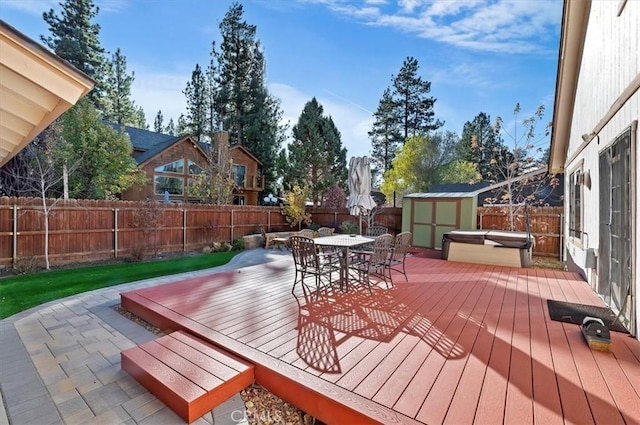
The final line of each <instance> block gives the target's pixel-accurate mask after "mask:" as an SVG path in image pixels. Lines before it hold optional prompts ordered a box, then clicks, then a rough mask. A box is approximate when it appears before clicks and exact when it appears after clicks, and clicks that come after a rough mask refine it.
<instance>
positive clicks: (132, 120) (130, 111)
mask: <svg viewBox="0 0 640 425" xmlns="http://www.w3.org/2000/svg"><path fill="white" fill-rule="evenodd" d="M105 70H106V73H105V74H106V78H105V80H104V82H105V84H104V87H105V90H104V97H103V99H102V105H103V117H104V118H105V119H106V120H107V121H111V122H115V123H118V124H121V125H130V126H134V127H138V126H139V121H140V120H139V116H137V115H136V113H137V110H138V109H139V108H137V107H136V105H135V103H134V102H133V100H131V84H132V83H133V81H134V78H135V75H134V73H133V72H132V73H131V74H130V75H129V74H127V58H126V56H124V55H123V54H122V52H121V51H120V49H117V50H116V52H115V53H114V54H113V55H112V56H111V60H109V61H108V62H107V63H106V66H105ZM141 128H142V127H141Z"/></svg>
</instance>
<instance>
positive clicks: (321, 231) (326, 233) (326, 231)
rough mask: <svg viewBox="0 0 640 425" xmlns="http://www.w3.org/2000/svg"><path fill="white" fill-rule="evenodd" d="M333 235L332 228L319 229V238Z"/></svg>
mask: <svg viewBox="0 0 640 425" xmlns="http://www.w3.org/2000/svg"><path fill="white" fill-rule="evenodd" d="M331 235H333V229H332V228H331V227H321V228H319V229H318V237H323V236H331Z"/></svg>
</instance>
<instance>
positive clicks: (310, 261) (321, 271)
mask: <svg viewBox="0 0 640 425" xmlns="http://www.w3.org/2000/svg"><path fill="white" fill-rule="evenodd" d="M289 243H290V246H291V253H292V255H293V262H294V263H295V271H296V274H295V278H294V281H293V288H291V293H292V294H293V293H294V291H295V289H296V285H297V284H298V282H300V283H301V284H302V285H303V286H304V287H306V288H309V289H313V290H314V291H315V293H316V299H318V298H319V297H320V290H322V289H324V288H328V287H329V286H330V285H331V282H332V276H331V275H332V273H334V272H337V273H339V272H340V262H339V260H338V258H337V256H333V255H326V254H324V253H319V252H318V250H317V247H316V244H315V243H314V242H313V239H311V238H307V237H304V236H299V235H295V236H291V237H290V238H289ZM303 289H304V288H303Z"/></svg>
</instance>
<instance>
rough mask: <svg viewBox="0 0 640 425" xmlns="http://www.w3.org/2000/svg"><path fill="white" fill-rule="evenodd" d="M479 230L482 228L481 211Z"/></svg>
mask: <svg viewBox="0 0 640 425" xmlns="http://www.w3.org/2000/svg"><path fill="white" fill-rule="evenodd" d="M480 230H482V212H480Z"/></svg>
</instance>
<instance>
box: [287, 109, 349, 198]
mask: <svg viewBox="0 0 640 425" xmlns="http://www.w3.org/2000/svg"><path fill="white" fill-rule="evenodd" d="M292 135H293V140H292V142H291V144H290V145H289V156H288V159H289V163H290V166H291V169H290V175H289V176H288V177H289V179H290V180H291V181H292V182H293V184H294V185H298V186H300V187H309V189H310V193H311V198H312V201H313V203H314V205H321V202H322V199H323V196H324V193H325V192H326V191H327V190H328V189H329V188H330V187H332V186H334V185H335V184H337V183H339V182H343V181H346V179H347V165H346V163H347V160H346V156H347V150H346V148H344V147H342V142H341V140H340V132H339V131H338V129H337V128H336V126H335V124H334V122H333V119H332V118H331V117H326V116H324V115H323V108H322V105H320V104H319V103H318V101H317V100H316V98H315V97H314V98H313V99H312V100H311V101H309V102H307V104H306V105H305V106H304V109H303V110H302V114H301V115H300V118H299V119H298V123H297V124H296V125H294V126H293V129H292Z"/></svg>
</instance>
